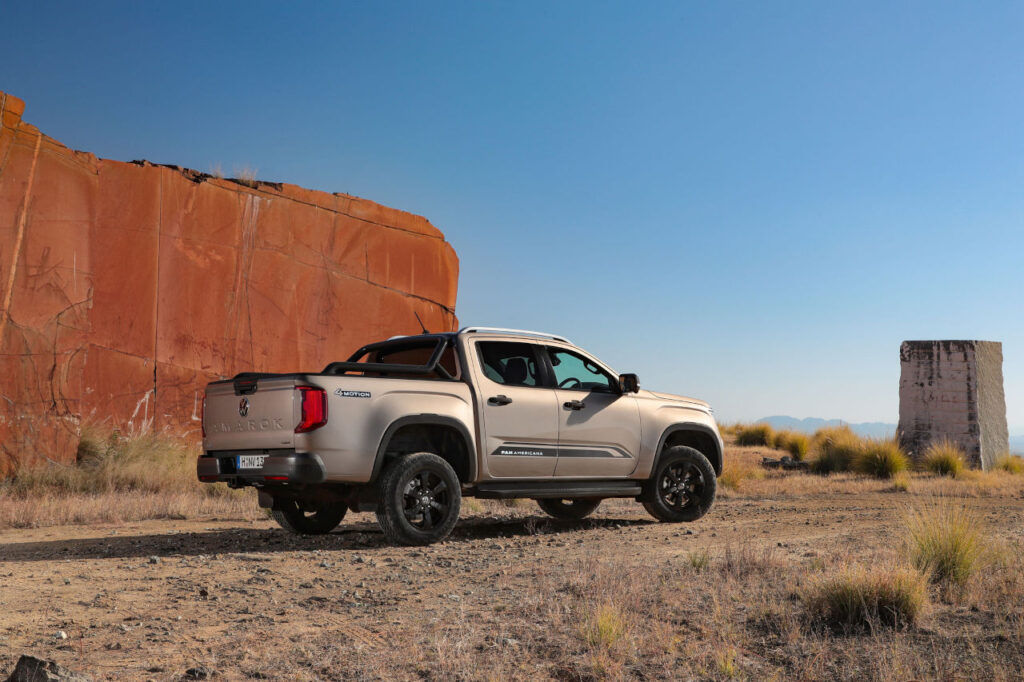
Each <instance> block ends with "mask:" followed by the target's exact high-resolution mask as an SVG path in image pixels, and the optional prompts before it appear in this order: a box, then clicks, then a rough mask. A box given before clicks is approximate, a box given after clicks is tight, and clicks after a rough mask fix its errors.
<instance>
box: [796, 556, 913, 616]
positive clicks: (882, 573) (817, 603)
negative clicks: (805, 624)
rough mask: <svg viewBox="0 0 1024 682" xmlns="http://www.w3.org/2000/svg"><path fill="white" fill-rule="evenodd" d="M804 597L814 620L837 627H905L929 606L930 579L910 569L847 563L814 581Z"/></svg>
mask: <svg viewBox="0 0 1024 682" xmlns="http://www.w3.org/2000/svg"><path fill="white" fill-rule="evenodd" d="M802 597H803V602H804V607H805V608H806V609H807V613H808V615H809V616H810V617H811V618H812V619H813V620H817V621H820V622H823V623H825V624H826V625H828V626H829V627H831V628H833V629H836V630H843V631H858V630H870V629H874V628H875V627H876V626H878V625H884V626H888V627H905V626H908V625H913V624H914V623H916V622H917V620H918V618H919V617H920V615H921V613H922V612H923V611H924V609H925V607H926V606H927V605H928V580H927V578H926V577H925V576H924V575H922V574H921V573H920V572H919V571H916V570H913V569H909V568H901V567H870V568H869V567H865V566H859V565H857V566H846V567H843V568H842V569H840V570H839V571H838V572H837V573H835V574H832V575H829V576H824V577H821V578H819V579H817V580H815V581H813V582H812V583H811V585H810V586H809V587H808V588H806V589H805V591H804V593H803V594H802Z"/></svg>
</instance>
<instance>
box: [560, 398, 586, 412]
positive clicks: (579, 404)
mask: <svg viewBox="0 0 1024 682" xmlns="http://www.w3.org/2000/svg"><path fill="white" fill-rule="evenodd" d="M586 406H587V404H586V403H585V402H583V401H582V400H570V401H569V402H567V403H562V407H566V408H568V409H570V410H582V409H583V408H584V407H586Z"/></svg>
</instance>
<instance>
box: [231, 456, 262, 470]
mask: <svg viewBox="0 0 1024 682" xmlns="http://www.w3.org/2000/svg"><path fill="white" fill-rule="evenodd" d="M266 458H267V457H266V455H239V456H238V469H239V470H242V469H262V468H263V460H265V459H266Z"/></svg>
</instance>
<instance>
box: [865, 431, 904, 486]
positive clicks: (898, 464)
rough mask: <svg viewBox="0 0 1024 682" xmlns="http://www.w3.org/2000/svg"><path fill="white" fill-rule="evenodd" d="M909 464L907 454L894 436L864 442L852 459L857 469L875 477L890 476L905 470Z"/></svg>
mask: <svg viewBox="0 0 1024 682" xmlns="http://www.w3.org/2000/svg"><path fill="white" fill-rule="evenodd" d="M909 465H910V461H909V460H908V459H907V455H906V454H905V453H904V452H903V450H902V449H900V445H899V443H898V442H897V441H896V439H895V438H889V439H886V440H868V441H866V442H864V444H863V446H862V449H861V451H860V452H859V453H858V454H857V459H856V460H855V461H854V466H855V468H856V469H857V471H859V472H861V473H862V474H868V475H869V476H874V477H875V478H892V477H893V476H895V475H896V474H898V473H901V472H903V471H906V470H907V468H908V467H909Z"/></svg>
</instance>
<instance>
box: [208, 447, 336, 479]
mask: <svg viewBox="0 0 1024 682" xmlns="http://www.w3.org/2000/svg"><path fill="white" fill-rule="evenodd" d="M239 454H247V455H251V454H262V453H254V452H246V453H239V452H210V453H207V454H204V455H203V456H202V457H200V458H199V459H197V460H196V475H197V476H198V477H199V480H200V481H202V482H203V483H216V482H218V481H223V482H225V483H228V484H229V485H232V486H246V485H252V486H257V487H262V486H264V485H285V484H289V483H294V484H315V483H323V482H324V481H326V480H327V469H326V468H325V467H324V463H323V460H321V459H320V456H319V455H318V454H316V453H315V452H302V453H297V452H292V451H286V452H284V453H274V454H267V455H266V459H265V460H264V461H263V468H262V469H252V470H247V469H243V470H241V471H238V470H237V469H236V467H235V462H236V456H237V455H239Z"/></svg>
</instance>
